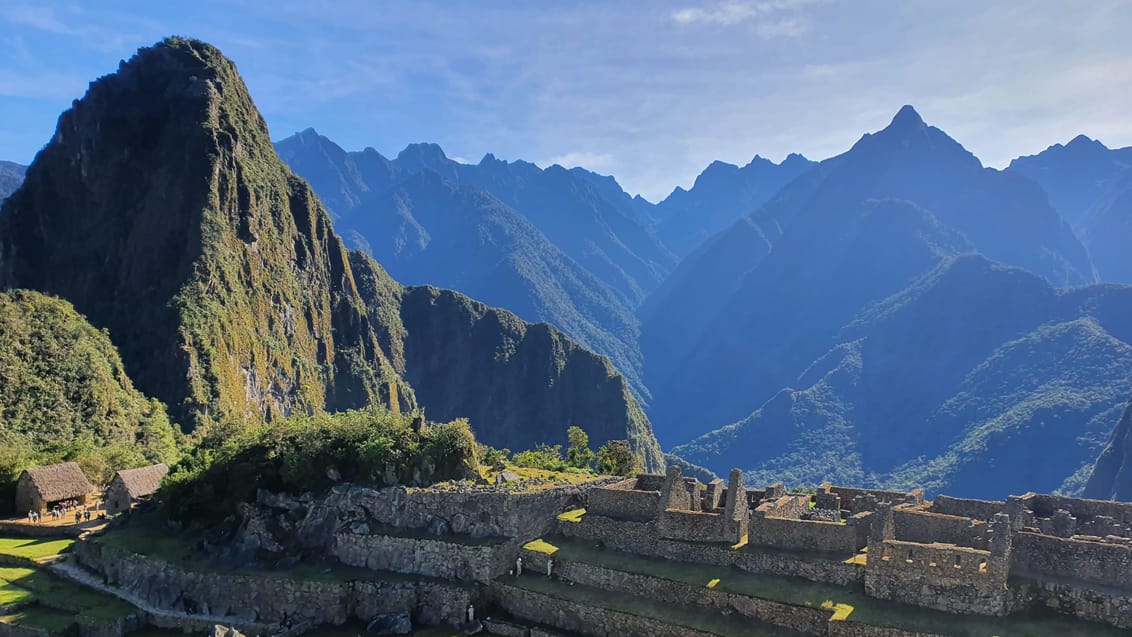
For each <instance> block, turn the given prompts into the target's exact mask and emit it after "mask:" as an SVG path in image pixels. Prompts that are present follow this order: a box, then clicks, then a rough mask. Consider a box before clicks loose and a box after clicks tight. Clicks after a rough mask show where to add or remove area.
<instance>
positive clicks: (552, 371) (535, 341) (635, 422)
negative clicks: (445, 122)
mask: <svg viewBox="0 0 1132 637" xmlns="http://www.w3.org/2000/svg"><path fill="white" fill-rule="evenodd" d="M350 262H351V266H352V268H353V270H354V272H355V276H356V278H357V281H358V284H359V287H360V289H361V291H362V296H363V297H364V298H365V299H366V303H367V307H368V308H369V312H370V320H371V322H372V323H373V324H374V325H375V326H376V327H377V331H378V334H379V338H380V340H381V343H382V347H383V348H384V349H385V351H387V352H389V353H390V358H391V359H392V360H393V361H394V364H395V365H396V366H397V370H398V371H399V372H401V374H402V375H403V377H404V378H405V380H407V381H408V382H409V383H411V384H412V386H413V387H414V388H415V389H416V396H417V398H418V399H419V400H420V402H421V404H422V405H424V406H425V408H426V410H427V412H426V413H427V415H428V417H429V418H430V419H434V420H440V421H444V420H448V419H452V418H459V417H466V418H468V420H469V421H470V422H471V425H472V429H473V430H474V431H475V433H476V437H477V438H478V439H479V440H480V441H482V442H484V443H487V444H490V445H494V446H497V447H509V448H511V449H513V450H518V449H528V448H531V447H533V446H534V445H536V444H538V443H543V442H549V443H551V444H555V443H565V442H566V440H565V438H566V429H567V428H568V427H569V426H571V425H578V426H580V427H582V428H583V429H585V430H586V432H587V433H588V434H589V435H590V441H591V445H592V446H594V447H596V446H597V445H601V444H603V443H605V442H606V441H608V440H619V439H620V440H629V442H630V444H631V445H632V446H633V449H634V451H635V452H636V453H637V456H638V457H639V458H640V459H641V461H642V464H643V466H644V467H646V468H647V469H649V470H651V471H659V470H660V469H661V468H662V467H663V458H662V455H661V452H660V447H659V445H658V444H657V442H656V439H655V438H654V437H653V434H652V426H651V425H650V424H649V421H648V418H646V417H645V415H644V412H642V411H641V408H640V407H639V406H638V405H637V402H636V401H635V400H634V399H633V396H632V394H631V393H630V391H629V388H628V385H627V384H626V382H625V379H624V378H623V377H622V376H621V375H620V374H618V373H617V371H616V370H614V369H613V367H612V365H610V363H609V361H608V360H607V359H606V358H604V357H601V356H598V355H596V354H593V353H592V352H589V351H588V350H585V349H583V348H582V347H580V346H579V345H578V344H577V343H575V342H574V341H572V340H570V338H569V337H567V336H565V335H564V334H562V333H561V332H559V331H558V330H557V329H555V328H554V327H552V326H550V325H547V324H545V323H539V324H535V325H532V324H529V323H525V322H523V321H522V320H520V319H519V318H518V317H517V316H515V315H514V314H512V313H510V312H507V311H505V310H500V309H496V308H490V307H488V306H486V305H484V304H482V303H479V302H477V301H474V300H472V299H470V298H468V297H466V296H464V295H462V294H460V293H458V292H452V291H450V290H440V289H437V288H434V287H429V286H425V287H408V288H403V287H401V286H400V285H399V284H397V283H396V281H394V280H393V279H392V278H391V277H389V275H388V274H386V273H385V271H384V270H383V269H382V268H381V266H379V265H377V263H376V262H375V261H374V260H373V259H371V258H370V257H368V256H367V255H364V254H362V253H358V252H352V253H350Z"/></svg>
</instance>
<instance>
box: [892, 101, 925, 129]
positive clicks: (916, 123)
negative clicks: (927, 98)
mask: <svg viewBox="0 0 1132 637" xmlns="http://www.w3.org/2000/svg"><path fill="white" fill-rule="evenodd" d="M925 126H927V124H925V123H924V119H923V118H922V117H920V114H919V113H917V112H916V109H915V108H913V107H912V105H911V104H905V105H904V106H901V107H900V110H899V111H897V112H896V116H895V117H893V118H892V122H891V123H890V124H889V125H888V128H886V129H885V130H918V129H920V128H923V127H925Z"/></svg>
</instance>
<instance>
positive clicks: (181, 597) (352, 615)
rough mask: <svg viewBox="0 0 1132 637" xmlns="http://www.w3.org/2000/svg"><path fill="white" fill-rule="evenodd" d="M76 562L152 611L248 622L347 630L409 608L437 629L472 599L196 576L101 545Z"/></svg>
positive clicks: (412, 590) (458, 594)
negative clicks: (350, 623)
mask: <svg viewBox="0 0 1132 637" xmlns="http://www.w3.org/2000/svg"><path fill="white" fill-rule="evenodd" d="M75 556H76V557H77V559H78V561H79V563H80V564H81V565H82V566H84V567H85V568H87V569H90V570H92V571H94V572H95V573H98V574H100V575H101V576H102V577H103V579H104V581H105V582H106V583H107V584H110V585H113V586H116V587H118V588H120V589H122V590H124V591H126V592H128V593H130V594H132V595H135V596H137V597H138V598H140V599H142V600H144V601H145V603H147V604H149V605H151V606H153V607H156V608H161V609H167V610H181V611H189V612H194V613H200V614H205V615H213V616H215V617H220V618H222V617H232V618H235V619H236V620H237V621H240V622H242V623H249V622H254V623H278V624H286V623H288V622H290V623H301V622H309V623H311V624H313V625H319V624H333V625H340V624H342V623H344V622H346V621H347V620H350V619H357V620H360V621H369V620H370V619H371V618H373V616H375V615H377V614H379V613H388V612H400V611H404V610H406V609H408V610H411V611H412V612H413V614H414V617H415V618H416V619H417V620H418V622H419V623H422V624H427V625H433V624H439V623H448V622H453V621H459V620H461V619H462V618H463V617H464V612H465V610H466V608H467V605H468V604H469V603H470V602H471V600H472V596H473V592H472V590H471V589H470V588H467V587H462V586H459V585H456V584H449V583H444V582H439V581H435V580H427V579H408V578H403V579H402V578H393V579H372V580H370V579H358V580H350V581H346V580H339V579H331V578H329V577H328V578H327V579H298V578H292V577H287V576H286V575H277V574H274V573H262V574H261V573H254V574H251V573H248V574H245V573H223V572H200V571H192V570H187V569H184V568H181V567H178V566H174V565H172V564H169V563H167V562H163V561H161V560H157V559H154V558H152V557H148V556H143V555H138V554H135V553H131V552H129V551H126V550H123V549H120V548H117V547H114V546H110V545H107V544H103V543H97V542H80V543H77V544H76V545H75Z"/></svg>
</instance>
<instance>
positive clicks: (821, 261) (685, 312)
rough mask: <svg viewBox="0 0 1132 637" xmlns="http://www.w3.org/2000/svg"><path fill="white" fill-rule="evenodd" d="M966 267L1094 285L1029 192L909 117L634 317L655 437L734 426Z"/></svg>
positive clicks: (704, 256) (711, 248) (1065, 230)
mask: <svg viewBox="0 0 1132 637" xmlns="http://www.w3.org/2000/svg"><path fill="white" fill-rule="evenodd" d="M971 251H978V252H981V253H984V254H986V255H987V256H988V257H991V258H993V259H995V260H997V261H1002V262H1005V263H1007V264H1011V265H1017V266H1021V267H1025V268H1027V269H1029V270H1032V271H1034V272H1037V273H1039V274H1041V275H1042V276H1044V277H1045V278H1047V279H1049V280H1050V281H1052V282H1054V283H1056V284H1058V285H1062V284H1064V283H1067V282H1068V283H1082V282H1086V281H1089V280H1091V278H1090V277H1089V276H1086V275H1085V274H1083V272H1091V266H1090V264H1089V260H1088V256H1087V254H1086V253H1085V250H1084V248H1082V247H1081V245H1080V243H1079V242H1078V241H1077V239H1076V238H1075V237H1074V236H1073V234H1072V232H1071V230H1070V229H1069V227H1068V226H1067V225H1066V224H1065V223H1064V222H1063V221H1062V220H1061V218H1060V217H1059V216H1058V215H1057V212H1056V211H1054V210H1053V209H1052V208H1050V206H1049V204H1048V202H1047V200H1046V197H1045V194H1044V193H1043V192H1042V191H1041V189H1040V188H1039V187H1038V186H1037V185H1036V184H1034V183H1033V182H1030V181H1029V180H1027V179H1025V178H1022V177H1019V176H1016V175H1010V174H1003V173H1001V172H998V171H995V170H991V169H984V168H983V167H982V166H981V164H980V163H979V160H978V159H976V158H975V157H974V156H973V155H971V154H970V153H969V152H967V151H966V150H965V149H964V148H963V147H962V146H960V145H959V144H958V143H957V142H955V141H954V140H952V139H951V138H950V137H948V136H947V135H946V134H944V133H943V132H942V131H940V130H938V129H936V128H932V127H930V126H927V125H926V124H925V123H924V122H923V121H922V120H921V119H920V117H919V115H917V114H916V112H915V111H914V110H912V109H911V107H905V108H903V109H901V111H900V112H899V113H898V114H897V115H896V117H895V118H894V119H893V121H892V123H891V124H890V125H889V126H888V127H887V128H885V129H884V130H882V131H880V132H879V133H876V134H872V135H866V136H865V137H863V138H862V139H861V140H860V141H859V142H857V144H855V145H854V146H853V148H852V149H851V150H849V151H848V152H846V153H844V154H843V155H840V156H838V157H834V158H832V159H829V160H826V161H824V162H822V163H821V164H820V165H819V166H817V167H815V168H814V169H812V170H810V171H809V172H807V173H805V174H804V175H802V176H801V177H799V178H797V179H795V180H794V181H793V182H791V183H790V184H789V185H787V186H786V187H785V188H783V189H782V190H781V191H780V192H779V193H778V194H777V195H776V196H775V197H774V198H773V199H772V200H771V201H770V202H768V203H767V204H765V205H764V206H763V207H762V208H760V209H759V210H758V211H757V212H755V213H754V214H752V215H750V216H748V217H747V218H744V219H742V220H740V221H739V222H738V223H736V224H735V225H734V226H732V227H731V228H729V229H728V230H726V231H724V232H722V233H720V234H718V235H716V236H715V237H713V238H712V239H710V240H709V241H708V242H706V243H705V245H704V246H702V247H701V248H700V249H698V250H697V251H696V252H694V253H693V254H692V255H690V256H689V257H688V258H687V259H685V261H684V262H682V263H681V265H680V266H679V267H678V268H677V270H676V272H674V273H673V275H672V276H671V278H670V281H669V282H668V283H666V284H665V285H664V286H663V287H662V288H661V289H660V290H658V291H657V292H656V293H655V294H654V295H653V297H651V298H650V299H649V300H648V301H647V302H646V303H645V304H644V305H643V306H642V308H641V310H640V312H639V314H640V316H641V318H642V328H641V329H642V337H641V349H642V351H643V352H644V355H645V366H646V378H645V381H646V383H647V384H648V385H649V387H650V388H651V389H652V390H653V395H654V396H655V397H656V398H655V400H654V401H653V403H652V405H651V406H650V414H651V416H652V419H653V422H654V425H655V427H656V432H657V435H658V436H659V437H660V438H661V440H662V441H664V442H665V443H666V444H674V443H677V442H680V441H681V439H683V440H688V439H690V438H692V437H695V436H697V435H700V434H702V433H704V432H705V431H708V430H711V429H712V428H714V427H716V426H718V425H719V424H720V423H726V422H734V421H736V420H738V419H740V418H743V417H744V416H745V415H746V414H749V413H750V412H751V410H753V409H755V408H757V407H758V406H759V405H761V404H762V403H763V402H765V401H766V400H767V399H769V398H770V397H772V396H773V395H774V394H775V393H776V392H777V391H778V390H779V389H780V388H782V387H783V386H787V385H789V384H791V383H792V382H793V381H794V379H795V378H797V376H798V375H799V374H800V373H801V371H802V370H803V369H805V367H806V366H807V365H808V364H809V362H810V361H813V360H814V359H815V358H817V357H818V356H820V355H821V354H822V353H823V352H825V351H826V350H828V349H829V347H830V346H831V345H832V344H834V343H835V341H834V340H833V339H834V337H835V335H836V333H837V330H838V328H839V327H840V326H841V325H844V324H845V323H846V322H848V321H849V320H851V319H852V318H853V317H854V316H855V315H856V314H857V313H858V312H859V311H861V310H862V309H864V308H865V307H866V306H867V305H869V304H870V303H873V302H876V301H879V300H881V299H883V298H885V297H887V296H889V295H892V294H895V293H896V292H898V291H900V290H901V289H902V288H903V287H905V286H906V285H908V284H909V283H910V282H911V281H913V280H914V279H915V278H917V277H919V276H921V275H922V274H924V273H925V272H927V271H929V270H931V269H932V268H933V267H934V266H935V265H936V264H937V263H938V262H939V261H940V260H941V259H943V258H945V257H947V256H954V255H957V254H962V253H965V252H971ZM707 396H710V397H711V400H704V398H705V397H707Z"/></svg>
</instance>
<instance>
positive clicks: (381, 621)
mask: <svg viewBox="0 0 1132 637" xmlns="http://www.w3.org/2000/svg"><path fill="white" fill-rule="evenodd" d="M366 632H367V633H369V634H371V635H408V634H409V633H411V632H413V619H412V617H410V616H409V613H408V611H405V612H401V613H381V614H380V615H375V616H374V617H373V619H371V620H370V621H369V624H367V625H366Z"/></svg>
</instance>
